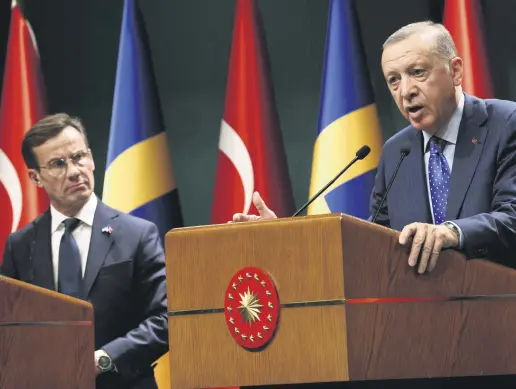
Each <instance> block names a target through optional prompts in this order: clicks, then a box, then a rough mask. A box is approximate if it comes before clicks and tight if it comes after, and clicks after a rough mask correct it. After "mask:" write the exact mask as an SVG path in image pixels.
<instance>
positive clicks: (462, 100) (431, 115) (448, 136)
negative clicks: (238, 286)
mask: <svg viewBox="0 0 516 389" xmlns="http://www.w3.org/2000/svg"><path fill="white" fill-rule="evenodd" d="M382 69H383V72H384V76H385V80H386V81H387V85H388V87H389V90H390V92H391V94H392V96H393V98H394V100H395V102H396V104H397V106H398V108H399V110H400V112H401V113H402V114H403V116H404V117H405V118H406V119H407V120H408V121H409V122H410V125H409V126H408V127H407V128H405V129H403V130H402V131H400V132H399V133H397V134H396V135H394V136H393V137H392V138H390V139H389V140H388V141H387V142H386V143H385V145H384V147H383V150H382V154H381V158H380V163H379V166H378V172H377V175H376V180H375V186H374V189H373V192H372V195H371V202H370V211H371V215H374V214H375V213H376V211H377V207H378V205H379V203H380V199H381V198H382V196H383V195H384V193H385V190H386V186H387V184H388V182H389V181H390V179H391V177H392V175H393V174H394V170H395V168H396V165H397V164H398V161H399V159H400V153H401V151H402V150H407V149H408V150H410V154H409V155H408V156H407V157H406V158H405V160H404V161H403V163H402V165H401V167H400V170H399V173H398V176H397V177H396V179H395V181H394V184H393V186H392V188H391V191H390V193H389V194H388V197H387V200H386V202H385V203H384V205H383V206H382V208H381V209H380V212H379V216H378V219H377V220H376V222H377V223H379V224H382V225H384V226H387V227H391V228H393V229H397V230H400V231H401V234H400V237H399V242H400V243H401V244H402V245H410V246H411V250H410V256H409V265H410V266H418V267H417V268H418V271H419V272H420V273H424V272H425V271H431V270H432V269H433V268H434V267H435V266H436V262H437V258H438V256H439V253H440V251H441V250H442V249H443V248H455V249H459V250H462V251H463V252H464V253H465V254H466V255H467V256H468V257H476V258H479V257H488V258H493V259H496V260H498V261H500V262H501V263H502V264H505V265H509V266H516V263H515V262H516V261H515V260H514V258H513V257H514V255H513V253H514V252H515V249H516V154H515V151H516V115H515V112H516V103H513V102H508V101H501V100H494V99H491V100H481V99H478V98H476V97H473V96H469V95H467V94H465V93H463V91H462V89H461V82H462V74H463V62H462V59H461V58H460V57H459V56H458V55H457V51H456V48H455V44H454V43H453V40H452V37H451V36H450V34H449V32H448V31H447V30H446V29H445V28H444V27H443V26H442V25H440V24H435V23H432V22H419V23H413V24H409V25H407V26H405V27H403V28H401V29H400V30H398V31H396V32H395V33H394V34H392V35H391V36H390V37H389V38H388V39H387V40H386V42H385V43H384V46H383V54H382ZM253 201H254V203H255V205H256V208H257V209H258V211H259V215H244V214H235V215H234V217H233V221H246V220H258V219H261V218H265V219H267V218H274V217H276V215H275V214H274V212H273V211H272V210H270V209H269V208H267V205H266V204H265V203H264V202H263V200H262V199H261V198H260V196H259V194H258V193H255V194H254V196H253ZM418 259H419V261H418Z"/></svg>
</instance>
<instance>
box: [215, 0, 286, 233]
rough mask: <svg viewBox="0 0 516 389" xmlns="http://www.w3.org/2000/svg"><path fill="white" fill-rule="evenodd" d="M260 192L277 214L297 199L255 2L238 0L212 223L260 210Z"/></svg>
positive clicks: (284, 211)
mask: <svg viewBox="0 0 516 389" xmlns="http://www.w3.org/2000/svg"><path fill="white" fill-rule="evenodd" d="M254 191H258V192H260V194H261V196H262V198H263V199H264V200H265V202H266V203H267V205H268V206H269V207H270V208H271V209H272V210H274V211H275V212H276V214H277V215H278V217H280V216H289V215H291V214H292V212H293V199H292V189H291V186H290V180H289V178H288V169H287V161H286V156H285V152H284V149H283V141H282V138H281V132H280V128H279V120H278V115H277V112H276V108H275V101H274V93H273V91H272V87H271V82H270V75H269V64H268V58H267V52H266V48H265V42H264V38H263V34H262V31H261V23H260V20H259V15H258V10H257V7H256V3H255V1H253V0H237V3H236V14H235V23H234V27H233V42H232V46H231V57H230V63H229V73H228V81H227V89H226V103H225V107H224V117H223V120H222V126H221V133H220V140H219V157H218V163H217V171H216V181H215V193H214V203H213V209H212V220H211V221H212V223H225V222H227V221H228V220H231V218H232V216H233V214H234V213H237V212H244V213H246V212H249V213H257V211H256V209H255V207H254V205H253V204H252V194H253V192H254Z"/></svg>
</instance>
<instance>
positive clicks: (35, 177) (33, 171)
mask: <svg viewBox="0 0 516 389" xmlns="http://www.w3.org/2000/svg"><path fill="white" fill-rule="evenodd" d="M28 174H29V178H30V179H31V180H32V181H34V183H35V184H36V185H37V186H39V187H40V188H41V187H42V186H43V185H41V181H40V179H39V173H38V172H37V171H36V169H29V173H28Z"/></svg>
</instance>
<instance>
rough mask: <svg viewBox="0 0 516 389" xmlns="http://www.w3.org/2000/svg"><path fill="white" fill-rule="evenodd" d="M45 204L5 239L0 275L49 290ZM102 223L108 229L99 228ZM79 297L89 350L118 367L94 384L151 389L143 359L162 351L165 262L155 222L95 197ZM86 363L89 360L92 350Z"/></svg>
mask: <svg viewBox="0 0 516 389" xmlns="http://www.w3.org/2000/svg"><path fill="white" fill-rule="evenodd" d="M50 221H51V214H50V210H48V211H46V212H45V213H43V214H42V215H40V216H39V217H38V218H37V219H36V220H35V221H34V222H33V223H31V224H29V225H27V226H26V227H25V228H23V229H21V230H19V231H17V232H14V233H13V234H11V235H10V236H9V238H8V240H7V243H6V246H5V251H4V256H3V263H2V267H1V268H0V274H2V275H5V276H8V277H12V278H16V279H19V280H21V281H25V282H28V283H31V284H34V285H37V286H41V287H44V288H47V289H51V290H55V287H54V280H53V273H52V254H51V241H50ZM106 226H110V227H111V228H112V230H113V231H112V233H111V234H108V233H104V232H102V229H103V228H104V227H106ZM83 298H84V299H85V300H88V301H89V302H91V303H92V304H93V307H94V310H95V349H96V350H97V349H100V348H102V349H103V350H105V351H106V352H107V353H108V354H109V355H110V356H111V357H112V358H113V361H114V363H115V365H116V368H117V370H118V373H111V372H110V373H104V374H101V375H100V376H99V377H98V379H97V388H121V389H125V388H134V389H135V388H156V382H155V380H154V375H153V370H152V368H151V364H152V363H153V362H154V361H155V360H156V359H158V358H159V357H160V356H161V355H163V354H164V353H165V352H167V350H168V322H167V299H166V284H165V262H164V254H163V248H162V244H161V241H160V238H159V235H158V230H157V228H156V226H155V225H154V224H152V223H150V222H148V221H145V220H143V219H139V218H136V217H133V216H130V215H127V214H124V213H121V212H118V211H116V210H114V209H112V208H109V207H108V206H106V205H105V204H103V203H102V202H101V201H100V200H99V201H98V205H97V209H96V211H95V216H94V220H93V228H92V235H91V242H90V248H89V253H88V259H87V265H86V271H85V274H84V291H83ZM91 358H92V364H93V355H92V356H91Z"/></svg>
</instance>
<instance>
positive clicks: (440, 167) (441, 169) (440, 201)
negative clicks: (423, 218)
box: [428, 136, 450, 224]
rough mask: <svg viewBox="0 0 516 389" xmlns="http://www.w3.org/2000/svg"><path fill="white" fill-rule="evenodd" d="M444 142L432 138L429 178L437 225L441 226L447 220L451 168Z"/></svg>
mask: <svg viewBox="0 0 516 389" xmlns="http://www.w3.org/2000/svg"><path fill="white" fill-rule="evenodd" d="M444 142H445V141H444V140H442V139H440V138H437V137H435V136H433V137H432V138H430V159H429V160H428V176H429V181H430V194H431V197H432V208H433V211H434V222H435V224H441V223H442V222H444V220H445V218H446V204H447V202H448V190H449V187H450V167H449V166H448V161H446V157H445V156H444V155H443V152H442V150H443V149H444V147H443V146H444Z"/></svg>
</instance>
